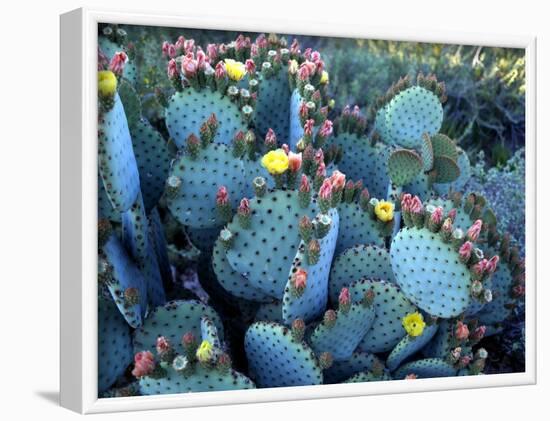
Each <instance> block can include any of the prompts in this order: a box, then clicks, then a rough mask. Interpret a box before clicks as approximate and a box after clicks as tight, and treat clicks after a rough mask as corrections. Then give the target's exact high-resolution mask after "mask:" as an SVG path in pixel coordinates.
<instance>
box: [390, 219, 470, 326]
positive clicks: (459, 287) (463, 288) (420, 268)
mask: <svg viewBox="0 0 550 421" xmlns="http://www.w3.org/2000/svg"><path fill="white" fill-rule="evenodd" d="M390 254H391V260H392V268H393V273H394V275H395V278H396V280H397V283H398V284H399V286H400V287H401V288H402V289H403V292H404V293H405V294H406V295H407V297H409V298H410V299H411V301H413V302H414V303H415V304H416V305H417V306H418V307H420V308H421V309H423V310H424V311H426V312H428V313H429V314H431V315H432V316H438V317H443V318H449V317H454V316H457V315H459V314H460V313H462V312H463V311H464V310H465V309H466V308H467V307H468V305H469V304H470V284H471V281H470V272H469V270H468V268H467V267H466V265H464V264H462V263H461V262H460V261H459V257H458V253H457V252H456V251H455V250H454V249H453V246H452V244H447V243H445V242H444V241H443V240H442V239H441V237H440V236H439V235H438V234H434V233H432V232H430V231H429V230H427V229H425V228H422V229H418V228H416V227H415V228H403V229H402V230H401V231H399V233H398V234H397V235H396V236H395V237H394V239H393V241H392V245H391V251H390Z"/></svg>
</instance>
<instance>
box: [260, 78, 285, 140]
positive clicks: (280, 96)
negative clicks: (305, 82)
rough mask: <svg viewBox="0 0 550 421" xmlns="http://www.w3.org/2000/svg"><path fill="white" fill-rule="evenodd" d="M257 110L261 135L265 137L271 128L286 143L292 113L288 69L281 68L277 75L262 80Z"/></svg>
mask: <svg viewBox="0 0 550 421" xmlns="http://www.w3.org/2000/svg"><path fill="white" fill-rule="evenodd" d="M255 110H256V126H257V129H258V132H259V134H260V135H262V136H263V135H265V134H266V133H267V130H268V129H270V128H271V129H273V131H274V132H275V134H276V135H277V136H280V137H281V138H282V139H285V142H286V138H287V136H288V133H289V112H290V90H289V89H288V74H287V72H286V67H283V68H281V70H280V71H279V72H277V74H276V75H273V76H272V77H270V78H265V79H263V80H262V82H261V84H260V89H259V91H258V99H257V101H256V108H255Z"/></svg>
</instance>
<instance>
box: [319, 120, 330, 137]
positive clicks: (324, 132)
mask: <svg viewBox="0 0 550 421" xmlns="http://www.w3.org/2000/svg"><path fill="white" fill-rule="evenodd" d="M331 134H332V121H330V120H325V121H324V122H323V125H322V126H321V128H320V129H319V136H321V137H324V138H326V137H329V136H330V135H331Z"/></svg>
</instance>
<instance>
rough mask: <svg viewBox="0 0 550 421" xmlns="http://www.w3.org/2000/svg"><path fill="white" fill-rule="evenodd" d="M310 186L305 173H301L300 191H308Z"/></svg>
mask: <svg viewBox="0 0 550 421" xmlns="http://www.w3.org/2000/svg"><path fill="white" fill-rule="evenodd" d="M310 190H311V186H310V184H309V180H308V178H307V176H306V175H305V174H302V179H301V180H300V191H301V192H302V193H309V191H310Z"/></svg>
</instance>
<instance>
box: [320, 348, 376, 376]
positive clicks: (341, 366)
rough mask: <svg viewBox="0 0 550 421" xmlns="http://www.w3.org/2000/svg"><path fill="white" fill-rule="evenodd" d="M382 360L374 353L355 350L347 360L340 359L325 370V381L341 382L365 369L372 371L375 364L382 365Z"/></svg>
mask: <svg viewBox="0 0 550 421" xmlns="http://www.w3.org/2000/svg"><path fill="white" fill-rule="evenodd" d="M382 365H383V363H382V361H381V360H380V359H379V358H378V357H377V356H376V355H374V354H371V353H368V352H362V351H355V352H354V353H353V354H352V355H351V356H350V357H349V358H348V359H347V360H343V361H338V360H335V361H334V363H333V364H332V365H331V366H330V367H329V368H328V369H326V370H325V371H324V373H323V375H324V378H325V383H326V384H330V383H341V382H343V381H344V380H346V379H348V378H351V377H353V376H354V375H355V374H358V373H360V372H363V371H370V370H372V368H373V367H375V366H382Z"/></svg>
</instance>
